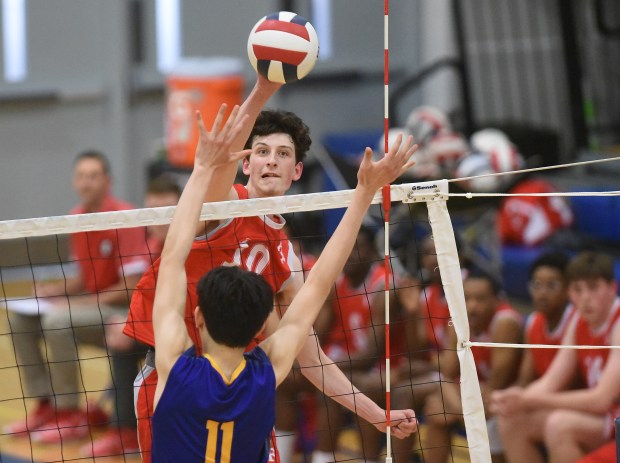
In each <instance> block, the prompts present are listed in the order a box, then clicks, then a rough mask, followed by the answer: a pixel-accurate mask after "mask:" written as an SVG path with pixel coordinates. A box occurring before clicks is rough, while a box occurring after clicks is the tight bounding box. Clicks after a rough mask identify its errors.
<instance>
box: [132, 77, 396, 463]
mask: <svg viewBox="0 0 620 463" xmlns="http://www.w3.org/2000/svg"><path fill="white" fill-rule="evenodd" d="M278 87H279V86H278V85H276V84H273V83H269V82H267V81H266V80H265V79H263V78H261V77H260V76H259V77H258V82H257V85H256V86H255V88H254V90H253V92H252V93H251V94H250V96H249V97H248V99H247V100H246V102H245V103H244V105H243V106H242V107H241V110H240V113H239V114H240V117H243V116H244V115H247V116H248V119H249V123H248V124H247V126H248V127H249V128H248V130H242V131H241V132H240V134H239V135H238V137H237V139H236V141H235V142H234V143H233V145H232V146H231V149H232V150H233V151H235V150H237V151H238V150H239V149H241V148H242V147H243V144H244V143H245V140H247V145H246V146H247V147H248V148H249V149H251V154H250V155H249V156H248V157H246V158H245V159H244V160H243V173H244V174H245V175H247V176H248V183H247V185H246V186H245V187H244V186H235V187H234V188H231V185H232V183H233V180H234V177H235V175H236V173H237V166H236V164H235V163H231V164H230V165H229V166H227V167H226V168H224V169H222V170H221V172H220V175H218V182H213V187H211V185H210V187H209V189H208V191H207V194H206V197H205V201H206V202H214V201H222V200H226V199H228V200H236V199H245V198H259V197H273V196H280V195H283V194H285V193H286V191H287V190H288V189H289V188H290V186H291V183H292V182H293V181H295V180H298V179H299V178H300V177H301V173H302V170H303V164H302V162H301V161H302V159H303V156H304V154H305V153H306V151H307V149H308V147H309V145H310V142H311V141H310V137H309V135H308V128H307V127H306V125H305V124H304V123H303V122H302V121H301V120H300V119H299V118H298V117H297V116H295V115H294V114H293V113H290V112H284V111H263V112H262V113H261V114H260V117H259V118H258V120H257V122H256V124H254V127H252V123H251V122H252V121H253V120H254V119H256V118H257V117H258V112H259V109H260V108H261V107H262V105H263V104H264V103H265V102H266V101H267V99H268V98H269V97H270V96H271V95H272V94H273V93H274V92H275V91H276V90H277V88H278ZM200 125H201V128H200V134H201V135H200V137H201V139H200V140H199V143H198V148H197V149H198V150H201V149H205V143H206V142H205V140H206V137H207V132H206V129H205V128H204V125H202V124H200ZM250 131H251V133H250ZM283 225H284V220H283V219H282V218H281V217H279V216H267V217H255V218H252V219H248V220H245V219H232V220H229V221H224V222H210V223H207V224H206V225H203V226H202V229H201V230H202V232H203V233H204V235H205V236H203V237H199V239H198V240H197V241H196V242H195V243H194V246H193V248H192V251H191V252H190V255H189V257H188V264H187V266H186V269H187V270H188V283H190V287H191V282H192V281H196V280H197V279H198V278H199V277H200V276H201V275H202V274H203V273H204V271H205V270H206V268H207V267H210V268H212V267H215V266H218V265H221V264H222V263H236V264H241V266H242V267H244V268H247V269H251V270H254V271H257V272H258V271H259V270H260V272H259V273H261V274H262V275H263V276H264V277H266V278H267V280H268V281H269V283H270V284H272V285H273V287H274V289H275V291H274V292H275V293H277V294H276V303H277V304H279V305H280V307H283V308H284V307H286V306H287V305H288V304H289V303H290V301H291V300H292V299H293V297H294V295H295V294H296V293H297V291H298V290H299V288H300V287H301V285H302V284H303V276H302V272H301V271H300V268H301V266H300V265H299V262H298V260H297V258H296V257H295V255H294V252H292V250H291V247H290V244H289V242H288V240H287V238H286V235H284V233H282V230H281V228H282V227H283ZM156 272H157V264H155V265H154V266H153V269H152V271H151V272H148V273H147V274H145V276H144V277H143V280H142V282H141V283H140V285H139V288H138V291H137V293H136V297H135V298H134V300H133V301H132V305H131V309H130V314H129V317H128V321H127V324H126V328H125V333H126V334H127V335H129V336H131V337H134V338H136V339H141V340H143V341H147V343H148V341H149V340H150V342H151V343H153V341H152V334H150V333H152V299H153V293H154V287H155V285H154V283H155V280H156ZM188 294H189V295H190V297H189V298H188V305H187V313H188V314H189V315H190V316H191V314H192V312H193V308H194V307H195V304H194V305H192V301H191V297H193V293H192V291H191V290H190V291H189V292H188ZM274 317H275V318H274ZM276 319H277V314H275V315H272V317H270V320H269V322H268V325H267V334H268V333H270V332H271V330H272V329H273V328H274V326H275V322H276V321H277V320H276ZM187 327H188V332H189V334H190V336H191V337H193V339H194V341H195V340H196V338H197V336H196V332H195V331H194V324H193V323H192V322H191V321H188V322H187ZM194 344H195V343H194ZM150 345H151V346H152V347H156V346H153V345H152V344H150ZM188 347H189V346H188ZM297 360H298V362H299V364H300V366H301V367H302V372H303V374H304V375H305V376H306V377H307V378H308V379H309V380H310V382H312V383H313V384H314V385H315V386H316V387H317V388H319V389H320V390H322V391H323V392H324V393H325V394H327V395H329V396H332V397H334V399H335V400H337V401H338V402H339V403H341V404H342V405H344V406H345V407H347V408H348V409H350V410H354V411H355V412H356V413H357V414H359V415H360V416H361V417H362V418H364V419H365V420H366V421H368V422H371V423H374V424H375V426H376V427H377V428H378V429H380V430H385V411H384V410H383V409H382V408H381V407H379V406H378V405H377V404H375V403H374V402H372V401H371V400H370V399H368V398H367V397H366V396H364V395H363V394H355V395H353V394H352V391H353V392H358V391H357V390H356V389H355V388H353V387H352V386H351V383H350V382H349V380H348V379H347V378H346V376H345V375H344V374H343V373H342V372H341V371H340V370H339V369H338V367H337V366H336V365H335V364H334V362H332V361H331V360H330V359H329V358H328V357H327V356H326V355H325V354H324V353H323V351H322V350H321V349H320V348H318V346H317V343H316V341H315V338H314V337H313V336H312V337H311V336H309V338H308V342H307V343H306V345H305V347H304V349H303V350H302V352H301V353H300V355H299V356H298V357H297ZM137 379H138V381H139V382H141V383H142V384H141V386H140V388H139V389H138V392H137V405H136V412H137V414H138V433H139V438H140V447H141V450H142V459H143V461H145V462H148V461H150V436H151V431H150V417H151V416H152V413H151V411H152V396H153V393H154V389H155V385H156V383H157V377H156V372H155V371H154V369H153V361H152V355H150V356H147V365H146V367H145V370H144V371H143V373H142V374H141V375H139V376H138V378H137ZM392 416H393V417H394V418H395V419H397V418H398V417H399V416H404V412H402V411H398V410H395V411H393V413H392ZM274 458H275V457H274Z"/></svg>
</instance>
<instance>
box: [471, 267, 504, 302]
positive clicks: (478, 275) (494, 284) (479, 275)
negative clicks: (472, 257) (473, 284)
mask: <svg viewBox="0 0 620 463" xmlns="http://www.w3.org/2000/svg"><path fill="white" fill-rule="evenodd" d="M465 280H485V281H486V282H487V283H488V284H489V286H490V287H491V290H492V291H493V294H494V295H495V296H499V295H500V294H501V292H502V285H501V283H500V282H499V281H498V280H497V278H495V277H494V276H493V275H491V274H490V273H488V272H486V271H484V270H481V269H480V268H478V267H473V268H471V269H470V270H469V272H468V273H467V276H466V277H465Z"/></svg>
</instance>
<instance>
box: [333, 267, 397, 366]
mask: <svg viewBox="0 0 620 463" xmlns="http://www.w3.org/2000/svg"><path fill="white" fill-rule="evenodd" d="M384 285H385V267H384V266H383V263H379V262H377V263H375V264H374V265H373V266H372V267H371V268H370V271H369V272H368V275H367V276H366V279H365V280H364V282H363V283H362V284H361V285H359V286H358V287H353V286H351V283H350V282H349V279H348V278H347V277H346V276H345V275H344V274H343V275H341V276H340V278H338V281H337V282H336V293H335V298H334V300H333V302H332V308H333V311H334V320H335V323H334V326H333V328H332V331H331V333H329V338H328V341H327V348H326V349H325V352H326V353H327V355H328V356H329V357H330V358H333V359H334V360H341V359H344V358H347V357H348V356H349V355H350V354H352V353H356V352H360V351H362V350H364V349H365V348H366V347H367V346H368V343H369V342H370V333H371V332H370V330H371V329H372V316H371V313H370V298H371V297H373V296H374V295H375V294H374V293H376V292H377V291H380V290H383V288H384Z"/></svg>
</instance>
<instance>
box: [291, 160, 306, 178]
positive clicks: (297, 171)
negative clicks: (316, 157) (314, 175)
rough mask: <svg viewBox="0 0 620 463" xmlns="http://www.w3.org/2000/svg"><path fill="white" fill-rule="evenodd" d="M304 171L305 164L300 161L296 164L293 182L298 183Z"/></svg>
mask: <svg viewBox="0 0 620 463" xmlns="http://www.w3.org/2000/svg"><path fill="white" fill-rule="evenodd" d="M303 171H304V164H303V163H302V162H301V161H300V162H298V163H297V164H295V174H293V181H294V182H295V181H297V180H299V179H300V178H301V173H302V172H303Z"/></svg>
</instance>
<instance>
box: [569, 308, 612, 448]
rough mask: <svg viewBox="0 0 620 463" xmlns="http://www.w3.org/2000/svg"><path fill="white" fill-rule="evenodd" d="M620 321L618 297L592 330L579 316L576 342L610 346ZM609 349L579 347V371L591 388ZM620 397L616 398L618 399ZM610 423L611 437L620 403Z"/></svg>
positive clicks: (586, 344) (608, 432) (610, 412)
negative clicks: (607, 314)
mask: <svg viewBox="0 0 620 463" xmlns="http://www.w3.org/2000/svg"><path fill="white" fill-rule="evenodd" d="M619 322H620V299H618V298H616V300H615V301H614V305H613V308H612V309H611V311H610V313H609V316H608V317H607V320H606V321H605V324H604V325H603V326H602V327H599V328H597V329H596V331H595V332H593V331H592V329H591V328H590V326H589V325H588V323H587V322H586V321H585V320H584V319H583V318H581V317H577V321H576V323H577V326H576V327H575V344H576V345H578V346H610V345H611V335H612V333H613V330H614V328H615V327H616V326H617V325H618V323H619ZM608 357H609V349H579V350H578V351H577V359H578V363H579V373H580V374H581V379H582V381H583V383H584V384H586V385H587V387H589V388H593V387H595V386H596V385H597V384H598V382H599V380H600V378H601V373H602V372H603V369H604V368H605V364H606V363H607V358H608ZM618 399H620V398H616V401H617V400H618ZM608 415H609V423H608V426H607V428H606V430H605V431H606V433H607V437H609V438H611V437H612V436H613V431H614V419H615V417H617V416H620V405H618V404H616V405H615V406H614V407H613V408H612V409H611V410H609V413H608Z"/></svg>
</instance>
